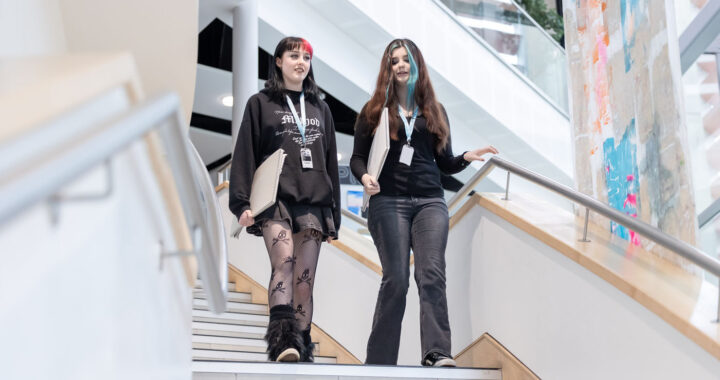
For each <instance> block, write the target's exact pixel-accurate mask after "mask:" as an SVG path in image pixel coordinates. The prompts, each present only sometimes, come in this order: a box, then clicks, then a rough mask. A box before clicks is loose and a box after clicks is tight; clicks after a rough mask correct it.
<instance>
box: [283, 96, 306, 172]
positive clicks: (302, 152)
mask: <svg viewBox="0 0 720 380" xmlns="http://www.w3.org/2000/svg"><path fill="white" fill-rule="evenodd" d="M285 98H286V99H287V104H288V107H290V111H291V112H292V114H293V119H295V125H297V128H298V131H300V136H301V137H302V142H303V147H302V148H300V163H301V164H302V168H303V169H312V168H313V161H312V152H310V149H309V148H307V147H306V146H305V120H306V119H305V92H301V93H300V117H302V118H300V117H298V113H297V111H296V110H295V106H294V105H293V103H292V100H291V99H290V96H288V95H285Z"/></svg>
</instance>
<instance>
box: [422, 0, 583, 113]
mask: <svg viewBox="0 0 720 380" xmlns="http://www.w3.org/2000/svg"><path fill="white" fill-rule="evenodd" d="M432 2H433V3H435V5H437V6H438V8H440V9H441V10H442V11H443V12H445V14H447V15H448V16H450V18H451V19H452V20H453V21H455V23H456V24H457V25H458V26H460V27H461V28H462V29H463V30H465V32H466V33H468V34H469V35H470V36H471V37H472V38H473V39H474V40H475V41H477V42H478V43H480V45H482V46H483V47H484V48H485V49H487V51H489V52H490V54H492V55H493V56H494V57H495V58H496V59H497V60H498V61H500V63H502V64H503V65H505V67H507V68H508V69H509V70H510V71H511V72H512V73H514V74H515V75H516V76H517V77H518V78H520V80H522V81H523V82H525V84H526V85H528V86H529V87H530V88H531V89H532V90H533V91H535V93H537V94H538V95H540V97H541V98H543V99H544V100H545V101H546V102H547V103H548V104H550V106H551V107H553V108H555V110H556V111H558V112H560V114H561V115H563V116H564V117H565V118H566V119H568V120H569V119H570V115H569V114H568V111H565V110H564V109H563V108H562V107H560V106H559V105H558V104H557V103H555V101H554V100H553V99H551V98H550V96H549V95H548V94H546V93H545V91H543V90H542V89H541V88H540V87H538V86H537V85H536V84H535V83H533V81H531V80H530V78H528V77H527V76H525V74H523V73H522V72H520V70H518V69H517V68H516V67H515V66H513V65H511V64H510V63H508V62H506V61H505V60H504V59H503V58H502V57H501V56H500V54H498V52H497V51H495V49H494V48H493V47H492V46H490V44H488V43H487V41H485V40H484V39H483V38H482V37H480V36H479V35H478V34H477V33H475V31H473V30H472V29H471V28H469V27H468V26H467V25H465V23H463V22H462V21H460V19H458V18H457V15H456V14H455V12H453V11H452V10H451V9H449V8H448V7H447V6H446V5H445V4H443V3H442V2H441V1H440V0H432ZM563 51H564V50H563Z"/></svg>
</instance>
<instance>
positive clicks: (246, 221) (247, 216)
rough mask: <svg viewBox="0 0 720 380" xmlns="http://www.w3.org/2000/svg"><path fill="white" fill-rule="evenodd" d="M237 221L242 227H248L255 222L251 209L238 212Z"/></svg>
mask: <svg viewBox="0 0 720 380" xmlns="http://www.w3.org/2000/svg"><path fill="white" fill-rule="evenodd" d="M238 223H240V225H241V226H243V227H250V226H252V225H253V224H255V218H254V217H253V214H252V211H250V210H245V212H243V213H242V214H240V219H239V220H238Z"/></svg>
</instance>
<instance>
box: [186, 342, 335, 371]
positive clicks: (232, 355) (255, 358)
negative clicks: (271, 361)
mask: <svg viewBox="0 0 720 380" xmlns="http://www.w3.org/2000/svg"><path fill="white" fill-rule="evenodd" d="M192 355H193V361H227V362H266V361H267V354H266V353H264V352H263V353H260V352H244V351H225V350H206V349H196V348H193V354H192ZM336 362H337V359H336V358H331V357H327V356H316V357H315V363H324V364H335V363H336ZM203 372H208V371H203ZM244 373H247V372H244Z"/></svg>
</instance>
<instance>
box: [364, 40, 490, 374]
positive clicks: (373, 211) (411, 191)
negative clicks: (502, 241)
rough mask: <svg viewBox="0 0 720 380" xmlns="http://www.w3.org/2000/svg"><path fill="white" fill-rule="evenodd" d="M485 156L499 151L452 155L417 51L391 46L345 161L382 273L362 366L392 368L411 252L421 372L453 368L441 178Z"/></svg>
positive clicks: (443, 117)
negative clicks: (384, 135) (380, 148)
mask: <svg viewBox="0 0 720 380" xmlns="http://www.w3.org/2000/svg"><path fill="white" fill-rule="evenodd" d="M383 107H388V110H389V116H390V117H389V126H390V151H389V153H388V156H387V158H386V160H385V164H384V166H383V169H382V172H381V174H380V178H373V177H372V176H370V175H369V174H368V173H367V161H368V153H369V150H370V146H371V144H372V140H373V135H374V132H375V129H376V128H377V124H378V121H379V119H380V115H381V113H382V110H383ZM487 153H497V150H496V149H495V148H494V147H492V146H488V147H484V148H481V149H476V150H472V151H468V152H464V153H463V154H461V155H458V156H455V155H453V153H452V147H451V142H450V128H449V123H448V118H447V114H446V112H445V109H444V108H443V106H442V105H441V104H440V103H439V102H438V101H437V100H436V99H435V91H434V90H433V87H432V84H431V83H430V77H429V75H428V70H427V67H426V66H425V61H424V59H423V56H422V54H421V53H420V50H419V49H418V47H417V46H416V45H415V43H413V42H412V41H411V40H408V39H396V40H393V41H392V42H390V44H389V45H388V46H387V48H386V49H385V52H384V53H383V56H382V60H381V62H380V73H379V74H378V79H377V84H376V87H375V92H374V93H373V95H372V98H371V99H370V101H369V102H368V103H367V104H365V106H364V107H363V109H362V111H361V112H360V115H358V118H357V123H356V125H355V146H354V150H353V155H352V158H351V160H350V166H351V169H352V172H353V174H354V175H355V177H357V179H358V180H360V181H361V182H362V184H363V187H364V189H365V191H366V192H367V193H368V194H370V195H373V196H372V197H371V198H370V206H369V208H370V209H369V213H368V228H369V230H370V234H371V235H372V238H373V240H374V242H375V246H376V247H377V250H378V254H379V256H380V261H381V264H382V268H383V277H382V283H381V285H380V292H379V294H378V299H377V304H376V306H375V316H374V319H373V327H372V332H371V333H370V338H369V340H368V347H367V359H366V363H368V364H397V358H398V348H399V345H400V327H401V324H402V318H403V314H404V312H405V297H406V294H407V290H408V286H409V278H410V270H409V259H410V249H411V248H412V250H413V253H414V257H415V281H416V282H417V287H418V293H419V297H420V330H421V334H420V339H421V345H422V358H421V364H422V365H426V366H455V362H454V361H453V360H452V358H451V356H450V323H449V322H448V310H447V297H446V294H445V247H446V244H447V237H448V228H449V218H448V209H447V205H446V204H445V199H444V191H443V188H442V185H441V183H440V174H441V172H442V173H445V174H454V173H457V172H460V171H461V170H463V169H465V168H466V167H467V166H468V165H469V164H470V162H471V161H475V160H484V159H483V158H482V156H483V155H484V154H487Z"/></svg>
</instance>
